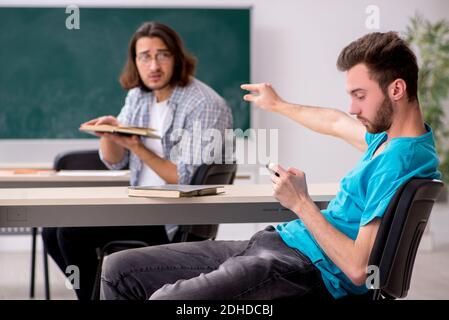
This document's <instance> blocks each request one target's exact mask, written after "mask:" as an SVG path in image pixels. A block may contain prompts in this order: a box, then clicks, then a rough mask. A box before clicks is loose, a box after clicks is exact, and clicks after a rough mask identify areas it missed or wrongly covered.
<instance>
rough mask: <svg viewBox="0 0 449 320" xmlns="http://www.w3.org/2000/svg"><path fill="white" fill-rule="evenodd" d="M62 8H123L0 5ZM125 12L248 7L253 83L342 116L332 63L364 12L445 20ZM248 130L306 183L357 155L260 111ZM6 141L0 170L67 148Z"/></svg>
mask: <svg viewBox="0 0 449 320" xmlns="http://www.w3.org/2000/svg"><path fill="white" fill-rule="evenodd" d="M68 3H76V4H77V5H79V6H80V7H81V8H82V7H83V6H124V4H123V3H124V2H123V1H119V0H114V1H112V0H109V1H100V0H95V1H86V0H84V1H55V0H53V1H32V0H31V1H30V0H28V1H0V5H4V6H8V5H14V6H19V5H28V6H54V5H57V6H65V5H67V4H68ZM126 5H127V6H165V7H167V6H174V7H191V6H195V7H249V6H251V7H252V8H253V11H252V37H251V41H252V43H251V79H252V81H253V82H262V81H267V82H271V83H272V84H273V85H274V86H275V88H276V89H277V90H278V91H279V93H280V94H281V95H282V96H283V97H284V98H285V99H286V100H288V101H291V102H299V103H303V104H310V105H319V106H332V107H336V108H338V109H341V110H346V108H347V106H348V102H349V99H348V97H347V96H346V93H345V77H344V74H342V73H340V72H338V71H337V70H336V67H335V62H336V59H337V56H338V54H339V52H340V50H341V49H342V48H343V47H344V46H345V45H346V44H348V43H349V42H350V41H352V40H354V39H356V38H357V37H359V36H361V35H363V34H365V33H367V32H369V31H370V30H368V29H367V28H366V27H365V19H366V17H367V14H366V13H365V10H366V7H367V6H368V5H377V6H378V7H379V9H380V27H381V28H380V30H381V31H386V30H397V31H404V29H405V25H406V24H407V21H408V17H410V16H412V15H413V14H414V13H415V12H416V11H419V12H421V13H423V14H424V15H425V16H426V17H427V18H430V19H438V18H443V17H446V18H448V17H449V2H448V1H445V0H412V1H410V0H400V1H386V0H382V1H379V0H377V1H371V0H370V1H360V0H340V1H331V0H321V1H299V0H296V1H295V0H278V1H274V0H252V1H250V0H242V1H237V0H191V1H179V0H178V1H174V0H165V1H136V0H134V1H127V2H126ZM200 63H201V62H200ZM252 127H254V128H278V129H279V162H280V163H281V164H283V165H285V166H296V167H299V168H301V169H302V170H304V171H305V172H306V173H307V176H308V181H309V182H326V181H337V180H338V179H339V178H341V177H342V175H344V174H345V173H346V172H347V171H348V170H349V169H350V168H351V167H352V165H353V164H354V162H355V161H356V160H357V158H358V156H359V153H358V152H357V151H356V150H354V149H353V148H351V147H349V146H347V145H345V144H344V143H342V142H340V141H337V140H335V139H333V138H330V137H325V136H319V135H317V134H314V133H311V132H308V131H306V130H304V129H302V128H300V127H299V126H297V125H296V124H295V123H293V122H292V121H290V120H288V119H285V118H282V117H280V116H277V115H274V114H271V113H266V112H263V111H260V110H252ZM12 142H13V143H10V142H8V141H1V140H0V150H1V152H0V163H4V162H17V161H19V162H39V163H40V162H51V161H52V159H53V157H54V155H55V154H56V152H57V151H60V150H61V149H65V147H66V145H65V144H64V141H60V140H59V141H54V140H53V141H46V140H44V141H38V142H37V143H36V142H34V143H31V144H27V143H28V141H24V142H23V143H20V141H17V140H14V141H12ZM48 142H49V143H48ZM61 142H62V143H61ZM80 142H81V144H80ZM69 143H70V145H69V147H70V148H72V147H74V148H81V147H83V146H84V145H83V143H87V144H88V146H89V147H90V146H95V145H96V144H95V142H93V141H87V142H83V141H82V140H76V141H73V140H72V141H69ZM42 148H44V149H42ZM24 150H29V152H24ZM265 178H266V177H265ZM265 178H262V181H265V180H264V179H265Z"/></svg>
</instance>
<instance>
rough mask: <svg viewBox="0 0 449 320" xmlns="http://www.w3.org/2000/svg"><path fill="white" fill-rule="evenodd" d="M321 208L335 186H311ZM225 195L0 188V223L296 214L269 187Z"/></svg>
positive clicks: (229, 189) (227, 219)
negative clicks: (130, 194)
mask: <svg viewBox="0 0 449 320" xmlns="http://www.w3.org/2000/svg"><path fill="white" fill-rule="evenodd" d="M308 187H309V193H310V195H311V197H312V199H313V200H314V201H315V203H316V204H317V205H318V207H320V208H325V207H326V206H327V204H328V202H329V201H330V200H331V199H332V198H333V197H334V196H335V194H336V192H337V190H338V184H311V185H309V186H308ZM225 190H226V193H225V194H220V195H215V196H205V197H192V198H181V199H168V198H133V197H128V195H127V188H126V187H103V188H30V189H22V188H20V189H0V227H53V226H66V227H69V226H124V225H163V224H219V223H246V222H253V223H254V222H274V221H288V220H292V219H295V218H296V215H294V214H293V213H292V212H291V211H289V210H287V209H285V208H283V207H282V206H281V205H280V204H279V203H278V202H277V201H276V199H275V198H274V197H273V196H272V189H271V185H229V186H226V187H225Z"/></svg>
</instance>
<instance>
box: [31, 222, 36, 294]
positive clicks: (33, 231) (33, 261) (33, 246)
mask: <svg viewBox="0 0 449 320" xmlns="http://www.w3.org/2000/svg"><path fill="white" fill-rule="evenodd" d="M36 235H37V228H31V279H30V298H34V282H35V281H34V280H35V277H34V275H35V272H34V270H35V267H36Z"/></svg>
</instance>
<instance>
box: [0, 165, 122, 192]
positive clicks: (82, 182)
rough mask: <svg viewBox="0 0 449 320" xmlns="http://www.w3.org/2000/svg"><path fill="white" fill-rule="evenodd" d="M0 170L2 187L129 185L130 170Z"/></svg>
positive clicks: (0, 184)
mask: <svg viewBox="0 0 449 320" xmlns="http://www.w3.org/2000/svg"><path fill="white" fill-rule="evenodd" d="M23 170H26V169H16V170H0V188H54V187H103V186H127V185H129V179H130V175H129V171H126V170H124V171H107V170H98V171H95V170H92V171H76V170H67V171H60V172H55V171H53V170H36V171H34V172H33V173H20V172H27V171H23Z"/></svg>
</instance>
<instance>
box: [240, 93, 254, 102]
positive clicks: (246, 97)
mask: <svg viewBox="0 0 449 320" xmlns="http://www.w3.org/2000/svg"><path fill="white" fill-rule="evenodd" d="M243 100H245V101H249V102H254V101H255V100H256V96H255V95H253V94H245V95H244V96H243Z"/></svg>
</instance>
